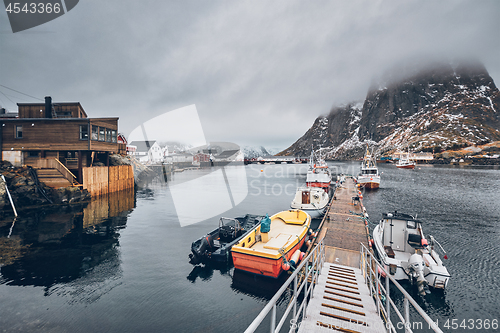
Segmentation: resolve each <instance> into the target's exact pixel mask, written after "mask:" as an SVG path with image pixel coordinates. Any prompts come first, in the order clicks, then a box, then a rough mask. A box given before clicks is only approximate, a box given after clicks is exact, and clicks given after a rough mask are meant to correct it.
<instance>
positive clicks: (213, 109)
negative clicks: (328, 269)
mask: <svg viewBox="0 0 500 333" xmlns="http://www.w3.org/2000/svg"><path fill="white" fill-rule="evenodd" d="M498 17H500V2H498V1H481V2H480V3H478V2H477V1H439V2H436V1H425V0H424V1H422V0H419V1H404V2H403V1H331V0H330V1H314V2H306V1H289V0H286V1H284V0H279V1H259V0H257V1H256V0H252V1H213V0H211V1H201V0H200V1H189V0H188V1H186V0H182V1H160V0H158V1H156V0H146V1H135V2H130V1H127V2H124V1H117V0H107V1H97V0H86V1H80V2H79V3H78V5H77V6H76V7H75V8H74V9H73V10H71V11H70V12H68V13H67V14H65V15H63V16H61V17H59V18H57V19H55V20H53V21H51V22H49V23H46V24H44V25H41V26H39V27H36V28H33V29H30V30H26V31H24V32H18V33H15V34H13V33H12V31H11V29H10V26H9V22H8V19H7V15H6V13H5V12H3V13H1V14H0V47H1V50H0V57H1V58H0V84H1V85H4V86H7V87H9V88H12V89H15V90H17V91H20V92H23V93H25V94H28V95H30V96H34V97H37V98H39V99H43V97H44V96H48V95H50V96H52V98H53V100H54V101H55V102H65V101H78V102H80V103H81V104H82V106H83V108H84V109H85V111H86V112H87V114H88V115H89V116H90V117H112V116H118V117H120V121H119V128H120V132H123V133H125V134H126V135H128V134H129V133H131V132H132V131H133V130H134V128H136V127H137V126H138V125H139V124H141V123H144V122H147V121H148V120H150V119H152V118H154V117H157V116H160V115H162V114H164V113H166V112H169V111H171V110H175V109H178V108H181V107H185V106H188V105H193V104H194V105H196V110H197V112H198V115H199V118H200V122H201V126H202V128H203V133H204V136H205V139H206V140H207V141H230V142H235V143H237V144H240V145H264V146H266V147H271V148H272V147H279V148H286V147H288V146H289V145H291V144H292V143H293V142H294V141H295V140H296V139H298V138H299V137H300V136H302V135H303V134H304V133H305V132H306V131H307V129H308V128H309V127H310V126H311V125H312V124H313V122H314V119H315V118H316V117H317V116H318V115H321V114H326V113H328V112H329V110H330V109H331V108H332V107H333V106H335V105H339V104H342V103H348V102H351V101H357V100H362V99H364V98H365V96H366V94H367V91H368V88H369V87H370V85H371V84H372V81H373V78H374V77H376V76H378V75H380V73H383V72H384V71H386V70H387V69H389V68H391V66H393V65H394V64H395V63H401V62H402V61H403V62H404V61H414V60H415V59H417V60H419V61H420V60H423V61H425V59H427V58H429V59H445V60H446V61H448V59H450V61H451V60H452V59H456V58H462V57H466V58H475V59H479V60H480V61H481V62H483V64H484V66H485V67H486V69H487V70H488V71H489V73H490V75H491V76H492V77H493V79H494V80H495V82H496V83H497V84H498V82H500V63H499V61H498V59H499V58H500V57H499V56H500V39H499V38H498V32H499V31H500V20H498ZM19 102H37V100H35V99H33V98H30V97H27V96H25V95H22V94H19V93H16V92H14V91H11V90H8V89H6V88H3V87H0V104H1V105H2V106H3V107H6V108H7V109H8V110H11V111H14V110H16V109H17V106H16V105H15V103H19ZM166 132H168V131H167V130H166ZM167 136H168V135H167ZM149 139H152V140H154V139H157V140H164V141H166V140H168V137H167V138H152V137H149Z"/></svg>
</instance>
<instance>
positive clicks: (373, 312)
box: [245, 241, 442, 333]
mask: <svg viewBox="0 0 500 333" xmlns="http://www.w3.org/2000/svg"><path fill="white" fill-rule="evenodd" d="M360 254H361V256H360V263H359V268H353V267H350V266H344V265H339V264H336V263H327V262H326V263H325V246H324V244H323V241H321V242H320V243H318V245H316V246H315V247H314V249H313V250H312V251H311V252H310V253H309V255H308V256H307V257H305V258H304V260H303V261H302V262H301V264H300V265H299V266H298V267H297V269H296V270H295V271H294V272H293V273H292V274H291V275H290V277H289V278H288V279H287V281H286V282H285V283H284V284H283V286H282V287H281V288H280V289H279V290H278V292H277V293H276V294H275V295H274V297H273V298H272V299H271V300H270V301H269V303H268V304H267V305H266V306H265V307H264V308H263V309H262V311H261V312H260V314H259V315H258V316H257V317H256V318H255V319H254V321H253V322H252V323H251V324H250V326H248V328H247V329H246V330H245V333H251V332H255V331H256V329H257V328H259V327H260V326H261V324H262V323H263V322H264V321H265V319H266V318H267V317H270V318H269V321H268V324H269V327H270V328H269V332H271V333H277V332H282V331H283V332H285V331H288V332H299V333H300V332H332V330H333V331H340V332H349V333H356V332H359V333H361V332H388V333H397V332H401V330H404V332H405V333H412V332H413V330H412V328H413V327H412V326H413V324H414V323H416V322H419V323H422V321H421V320H420V319H419V318H415V317H417V316H418V315H420V316H421V318H422V319H423V320H424V325H426V327H428V328H429V329H431V330H433V331H434V332H438V333H442V331H441V329H440V328H439V327H438V325H437V324H436V323H435V322H434V321H433V320H432V319H431V318H430V317H429V315H427V313H426V312H425V311H424V310H423V309H422V308H421V307H420V306H419V305H418V303H417V302H416V301H415V300H414V299H413V298H412V297H411V296H410V295H409V294H408V292H407V291H406V290H405V289H404V288H403V287H402V286H401V285H400V284H399V283H398V282H397V281H396V280H395V279H394V278H393V277H392V276H391V275H390V274H389V273H388V272H387V271H386V270H385V268H384V267H383V266H382V265H381V264H380V263H379V262H378V261H377V260H376V258H374V256H373V254H372V253H371V252H370V250H368V248H366V247H365V246H364V245H363V244H361V248H360ZM352 280H355V281H356V283H357V284H356V288H358V289H354V288H352V286H354V285H353V284H352V285H351V288H350V287H348V285H350V284H349V283H348V282H349V281H352ZM390 282H392V283H393V284H394V286H395V287H396V288H397V289H398V290H399V292H401V294H402V296H403V308H402V309H400V308H398V306H397V305H396V304H395V303H394V301H393V300H392V299H391V295H390V288H389V284H390ZM339 284H344V286H339ZM332 286H333V288H332ZM338 289H344V290H351V291H355V292H358V293H359V294H355V293H351V294H350V296H351V297H345V296H346V295H347V294H346V293H345V292H342V291H340V290H338ZM290 291H291V297H290V301H289V303H288V305H287V306H286V309H285V310H284V312H283V314H282V315H281V317H280V318H277V312H278V311H277V308H278V305H277V303H278V300H280V299H281V298H282V295H283V294H284V293H285V292H290ZM325 291H326V292H325ZM328 291H330V293H328ZM332 291H333V296H334V297H332ZM348 296H349V295H348ZM353 298H355V299H354V300H353ZM339 303H340V304H339ZM360 306H361V307H360ZM411 307H412V308H413V309H414V311H410V309H411ZM318 309H320V310H319V312H318ZM354 309H362V310H354ZM361 313H364V315H365V317H364V318H366V319H364V320H360V319H359V318H360V316H362V315H361ZM269 314H270V316H269ZM319 318H322V319H319ZM285 324H287V325H285Z"/></svg>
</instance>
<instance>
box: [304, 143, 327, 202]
mask: <svg viewBox="0 0 500 333" xmlns="http://www.w3.org/2000/svg"><path fill="white" fill-rule="evenodd" d="M331 181H332V176H331V174H330V169H328V164H326V162H325V159H324V158H323V156H321V154H320V153H319V152H318V153H316V158H314V151H313V150H312V149H311V157H310V159H309V170H307V175H306V185H307V186H308V187H320V188H322V189H323V190H325V192H327V193H328V191H329V189H330V183H331Z"/></svg>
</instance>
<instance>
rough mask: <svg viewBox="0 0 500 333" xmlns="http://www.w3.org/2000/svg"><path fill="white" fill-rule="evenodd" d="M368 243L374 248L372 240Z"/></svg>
mask: <svg viewBox="0 0 500 333" xmlns="http://www.w3.org/2000/svg"><path fill="white" fill-rule="evenodd" d="M368 243H369V244H370V246H371V247H373V244H374V242H373V239H370V240H369V241H368Z"/></svg>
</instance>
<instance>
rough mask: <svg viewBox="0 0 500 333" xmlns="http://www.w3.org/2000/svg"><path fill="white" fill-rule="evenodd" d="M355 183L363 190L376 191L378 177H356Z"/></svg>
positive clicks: (378, 184)
mask: <svg viewBox="0 0 500 333" xmlns="http://www.w3.org/2000/svg"><path fill="white" fill-rule="evenodd" d="M357 182H358V184H360V185H361V186H363V187H364V188H369V189H377V188H379V187H380V176H375V175H374V176H370V177H365V176H358V179H357Z"/></svg>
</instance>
